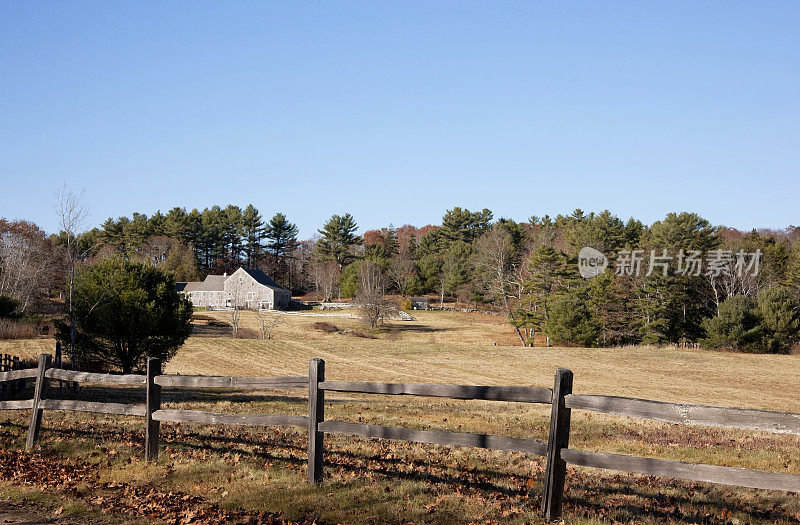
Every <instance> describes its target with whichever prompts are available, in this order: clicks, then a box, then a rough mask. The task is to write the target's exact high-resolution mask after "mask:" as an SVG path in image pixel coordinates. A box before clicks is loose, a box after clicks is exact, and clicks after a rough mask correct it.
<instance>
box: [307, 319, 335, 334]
mask: <svg viewBox="0 0 800 525" xmlns="http://www.w3.org/2000/svg"><path fill="white" fill-rule="evenodd" d="M311 326H312V328H314V330H319V331H321V332H327V333H329V334H332V333H336V332H338V331H339V328H337V327H336V325H335V324H332V323H328V322H325V321H317V322H316V323H314V324H313V325H311Z"/></svg>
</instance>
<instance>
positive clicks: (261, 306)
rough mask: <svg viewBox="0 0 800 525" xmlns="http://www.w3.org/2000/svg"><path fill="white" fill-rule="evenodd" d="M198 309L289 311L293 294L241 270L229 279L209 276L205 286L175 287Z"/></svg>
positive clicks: (264, 277)
mask: <svg viewBox="0 0 800 525" xmlns="http://www.w3.org/2000/svg"><path fill="white" fill-rule="evenodd" d="M175 286H176V289H177V290H178V292H180V293H182V294H184V295H185V296H186V298H187V299H189V300H190V301H191V302H192V305H193V306H195V307H197V308H209V309H216V308H233V306H234V305H237V306H238V307H239V308H248V309H250V310H274V309H280V310H283V309H286V308H288V307H289V300H290V299H291V298H292V294H291V292H289V290H287V289H286V288H283V287H282V286H280V285H279V284H278V283H276V282H275V281H273V280H272V279H270V278H269V277H268V276H267V275H266V274H265V273H264V272H262V271H261V270H248V269H245V268H239V269H238V270H236V271H235V272H233V273H232V274H230V275H228V274H227V273H226V274H223V275H209V276H207V277H206V279H205V281H202V282H188V283H176V284H175Z"/></svg>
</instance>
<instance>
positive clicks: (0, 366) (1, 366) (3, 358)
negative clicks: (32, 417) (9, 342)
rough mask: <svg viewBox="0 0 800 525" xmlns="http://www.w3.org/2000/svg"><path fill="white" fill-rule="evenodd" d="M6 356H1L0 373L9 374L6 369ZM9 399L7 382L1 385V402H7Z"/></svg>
mask: <svg viewBox="0 0 800 525" xmlns="http://www.w3.org/2000/svg"><path fill="white" fill-rule="evenodd" d="M6 357H7V355H6V354H0V372H7V371H8V369H7V368H6ZM7 397H8V384H7V382H6V381H3V382H2V383H0V401H5V400H6V398H7Z"/></svg>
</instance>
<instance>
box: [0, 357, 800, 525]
mask: <svg viewBox="0 0 800 525" xmlns="http://www.w3.org/2000/svg"><path fill="white" fill-rule="evenodd" d="M6 361H7V360H6V357H5V356H4V357H3V358H2V360H0V362H2V363H3V367H5V366H6V364H5V363H6ZM57 362H58V361H57ZM11 366H14V365H13V362H12V363H11V364H10V365H9V368H10V367H11ZM29 379H34V380H35V381H36V384H35V388H34V394H33V398H32V399H24V400H5V399H4V400H3V401H0V410H30V411H31V416H30V423H29V427H28V437H27V442H26V446H27V447H28V449H30V448H32V447H33V446H34V444H35V442H36V440H37V437H38V435H39V432H40V429H41V420H42V414H43V411H44V410H68V411H78V412H92V413H100V414H114V415H122V416H133V417H141V418H145V429H146V431H145V457H146V459H147V460H148V461H155V460H157V459H158V442H159V433H160V424H161V423H162V422H170V423H199V424H207V425H240V426H259V427H260V426H288V427H300V428H305V429H308V481H309V483H313V484H316V483H320V482H321V481H322V479H323V464H324V463H323V460H324V436H325V434H345V435H351V436H361V437H365V438H378V439H391V440H400V441H409V442H415V443H432V444H439V445H449V446H464V447H473V448H483V449H490V450H505V451H515V452H522V453H525V454H529V455H531V456H544V457H545V479H544V489H543V497H542V513H543V515H544V516H545V517H546V518H547V519H548V520H555V519H558V518H559V517H560V516H561V509H562V502H563V499H564V496H565V495H564V479H565V475H566V470H567V466H568V465H576V466H581V467H591V468H601V469H609V470H616V471H622V472H634V473H640V474H645V475H650V476H666V477H671V478H678V479H685V480H691V481H701V482H709V483H718V484H726V485H735V486H740V487H749V488H755V489H767V490H780V491H787V492H798V493H800V476H797V475H793V474H785V473H778V472H765V471H760V470H750V469H742V468H735V467H727V466H720V465H703V464H696V463H685V462H681V461H672V460H666V459H659V458H645V457H636V456H629V455H624V454H612V453H605V452H592V451H584V450H575V449H571V448H569V434H570V421H571V411H572V410H590V411H594V412H602V413H606V414H615V415H620V416H626V417H634V418H644V419H652V420H657V421H664V422H667V423H672V424H681V425H702V426H711V427H723V428H737V429H745V430H758V431H766V432H772V433H778V434H781V433H786V434H797V435H800V414H796V413H789V412H771V411H765V410H749V409H743V408H729V407H718V406H708V405H696V404H687V403H668V402H662V401H653V400H648V399H636V398H627V397H617V396H605V395H583V394H573V393H572V384H573V375H572V372H571V371H569V370H567V369H563V368H560V369H558V371H557V372H556V375H555V383H554V386H553V388H546V387H525V386H476V385H441V384H427V383H426V384H422V383H374V382H353V381H328V380H326V379H325V362H324V361H323V360H321V359H312V360H311V362H310V363H309V372H308V375H307V376H284V377H230V376H185V375H163V374H161V362H160V361H159V360H158V359H152V358H151V359H149V360H148V363H147V374H146V375H140V374H126V375H114V374H97V373H90V372H76V371H71V370H63V369H60V368H57V367H54V366H53V359H52V357H51V356H50V355H47V354H42V355H41V356H40V359H39V366H38V367H37V368H32V369H22V370H19V369H5V368H3V369H2V371H0V385H1V386H3V388H4V390H3V391H4V392H6V391H7V390H8V389H6V387H7V386H9V385H10V384H12V383H14V382H19V381H21V380H23V381H24V380H29ZM50 381H58V382H59V383H61V382H63V381H69V382H73V383H74V384H77V383H80V382H84V383H86V382H89V383H101V384H109V385H116V386H133V387H138V388H142V389H144V391H145V394H146V402H145V404H144V405H134V404H122V403H105V402H96V401H83V400H64V399H54V398H51V397H49V396H48V392H49V389H48V387H49V382H50ZM162 388H182V389H207V388H214V389H233V390H243V391H248V390H250V391H252V390H265V389H294V388H303V389H305V388H307V389H308V415H307V416H306V415H283V414H221V413H214V412H205V411H201V410H183V409H162V408H161V390H162ZM326 391H327V392H348V393H357V394H377V395H392V396H395V395H408V396H426V397H439V398H449V399H460V400H482V401H498V402H516V403H539V404H545V405H549V406H550V411H551V417H550V427H549V433H548V436H547V441H546V442H544V441H538V440H536V439H533V438H527V437H509V436H497V435H490V434H479V433H467V432H448V431H442V430H424V429H413V428H403V427H391V426H382V425H372V424H364V423H355V422H348V421H336V420H326V419H325V392H326Z"/></svg>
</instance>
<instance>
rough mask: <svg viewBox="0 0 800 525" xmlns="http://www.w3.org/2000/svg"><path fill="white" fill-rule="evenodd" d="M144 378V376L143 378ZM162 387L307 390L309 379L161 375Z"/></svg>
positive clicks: (158, 381) (295, 377)
mask: <svg viewBox="0 0 800 525" xmlns="http://www.w3.org/2000/svg"><path fill="white" fill-rule="evenodd" d="M143 377H144V376H143ZM155 383H156V384H157V385H160V386H172V387H188V388H235V389H237V390H247V389H252V390H259V389H264V388H273V387H275V388H277V387H282V388H305V387H306V386H307V385H308V377H304V376H286V377H228V376H180V375H169V376H165V375H161V376H158V377H156V378H155Z"/></svg>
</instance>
